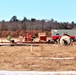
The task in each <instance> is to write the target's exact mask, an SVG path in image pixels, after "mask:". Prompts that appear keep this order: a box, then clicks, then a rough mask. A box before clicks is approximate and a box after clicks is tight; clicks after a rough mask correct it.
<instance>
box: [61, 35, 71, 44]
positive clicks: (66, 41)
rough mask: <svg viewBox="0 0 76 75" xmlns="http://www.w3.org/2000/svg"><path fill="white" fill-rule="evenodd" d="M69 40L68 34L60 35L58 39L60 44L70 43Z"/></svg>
mask: <svg viewBox="0 0 76 75" xmlns="http://www.w3.org/2000/svg"><path fill="white" fill-rule="evenodd" d="M70 43H71V40H70V37H69V36H62V37H61V39H60V44H61V45H70Z"/></svg>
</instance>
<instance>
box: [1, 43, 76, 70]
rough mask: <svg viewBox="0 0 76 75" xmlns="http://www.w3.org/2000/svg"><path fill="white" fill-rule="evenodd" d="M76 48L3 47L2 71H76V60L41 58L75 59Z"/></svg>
mask: <svg viewBox="0 0 76 75" xmlns="http://www.w3.org/2000/svg"><path fill="white" fill-rule="evenodd" d="M75 54H76V46H60V45H59V46H58V45H51V44H48V45H46V44H44V45H40V46H33V50H32V51H31V46H1V47H0V70H36V71H70V70H71V71H72V70H73V71H76V59H73V60H50V59H39V58H40V57H43V58H44V57H55V58H56V57H59V58H61V57H75Z"/></svg>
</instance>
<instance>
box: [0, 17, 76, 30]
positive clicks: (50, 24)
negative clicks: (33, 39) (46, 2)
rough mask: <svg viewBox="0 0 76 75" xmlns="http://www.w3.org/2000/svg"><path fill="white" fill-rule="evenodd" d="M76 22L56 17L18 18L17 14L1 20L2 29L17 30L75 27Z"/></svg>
mask: <svg viewBox="0 0 76 75" xmlns="http://www.w3.org/2000/svg"><path fill="white" fill-rule="evenodd" d="M75 28H76V23H74V21H72V22H71V23H69V22H57V21H55V20H54V19H50V20H45V19H42V20H37V19H35V18H31V20H29V19H27V18H26V17H24V18H23V19H22V20H19V19H17V16H13V17H12V18H11V19H10V21H5V20H2V21H1V22H0V31H16V30H42V31H50V30H51V29H75Z"/></svg>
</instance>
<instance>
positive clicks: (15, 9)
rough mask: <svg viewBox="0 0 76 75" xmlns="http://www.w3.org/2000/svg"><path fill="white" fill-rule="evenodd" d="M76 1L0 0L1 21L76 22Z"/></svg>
mask: <svg viewBox="0 0 76 75" xmlns="http://www.w3.org/2000/svg"><path fill="white" fill-rule="evenodd" d="M75 7H76V0H0V21H1V20H3V19H4V20H6V21H8V20H10V19H11V17H12V16H14V15H16V16H17V18H18V19H23V17H24V16H25V17H26V18H28V19H31V18H36V19H48V20H50V19H51V18H53V19H54V20H57V21H59V22H64V21H65V22H67V21H68V22H72V21H74V22H76V8H75Z"/></svg>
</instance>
